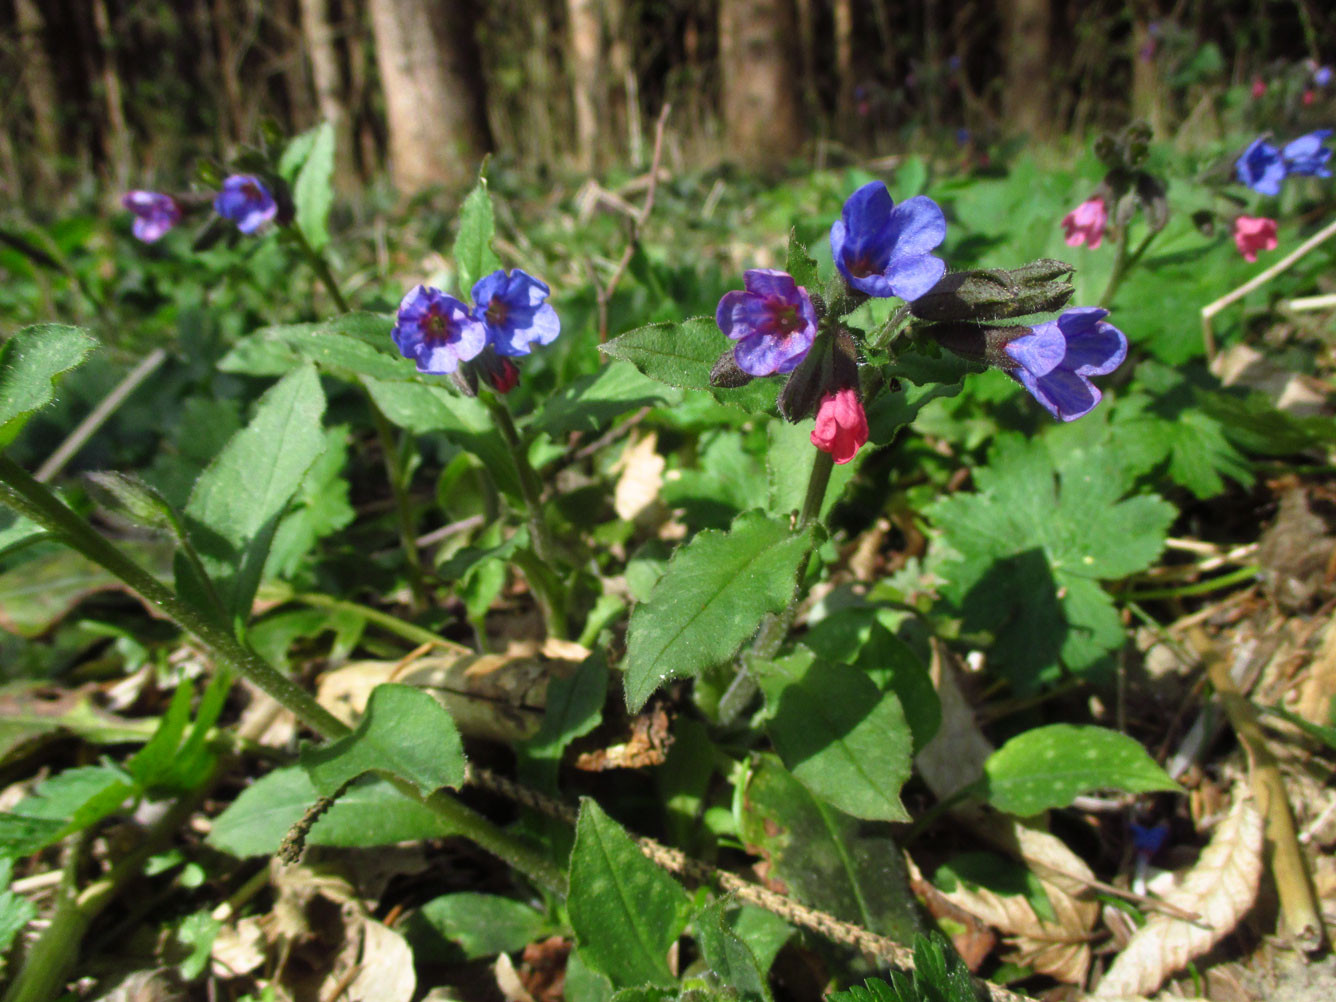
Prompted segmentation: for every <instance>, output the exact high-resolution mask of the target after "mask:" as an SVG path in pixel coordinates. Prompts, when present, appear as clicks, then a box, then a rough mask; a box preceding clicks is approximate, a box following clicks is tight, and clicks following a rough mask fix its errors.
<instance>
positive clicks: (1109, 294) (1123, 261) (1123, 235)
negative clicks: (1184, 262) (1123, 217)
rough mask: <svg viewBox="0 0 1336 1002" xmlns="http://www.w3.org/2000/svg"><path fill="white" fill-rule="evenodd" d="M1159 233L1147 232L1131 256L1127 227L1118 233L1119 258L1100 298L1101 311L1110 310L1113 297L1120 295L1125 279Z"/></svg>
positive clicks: (1115, 261)
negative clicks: (1119, 290)
mask: <svg viewBox="0 0 1336 1002" xmlns="http://www.w3.org/2000/svg"><path fill="white" fill-rule="evenodd" d="M1158 232H1159V231H1158V230H1150V231H1149V232H1147V233H1146V235H1145V236H1144V237H1143V238H1142V240H1141V243H1139V244H1138V245H1137V249H1136V250H1135V251H1133V252H1132V253H1131V254H1129V253H1128V252H1127V227H1126V226H1124V227H1123V228H1122V229H1121V230H1120V231H1119V232H1118V256H1117V257H1116V258H1114V261H1113V271H1112V273H1111V274H1110V275H1109V284H1108V285H1106V286H1105V287H1104V295H1102V296H1100V297H1099V303H1098V305H1099V306H1100V308H1101V309H1105V310H1107V309H1109V308H1110V305H1111V304H1112V303H1113V297H1114V296H1115V295H1117V294H1118V287H1119V286H1120V285H1122V284H1123V279H1125V278H1126V277H1127V275H1128V273H1129V272H1130V271H1131V270H1132V269H1133V268H1134V267H1135V266H1136V264H1137V262H1138V261H1140V260H1141V257H1142V255H1143V254H1145V253H1146V248H1147V247H1149V246H1150V243H1151V241H1152V240H1154V239H1155V235H1156V234H1157V233H1158Z"/></svg>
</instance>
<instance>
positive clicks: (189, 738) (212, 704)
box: [128, 669, 232, 794]
mask: <svg viewBox="0 0 1336 1002" xmlns="http://www.w3.org/2000/svg"><path fill="white" fill-rule="evenodd" d="M231 686H232V677H231V674H230V673H229V672H228V671H227V670H225V669H220V670H219V671H217V672H216V673H215V674H214V676H213V678H212V679H210V681H209V684H208V686H207V687H206V688H205V690H204V694H203V695H202V696H201V697H200V703H199V709H198V710H197V711H196V714H195V719H194V721H193V722H192V721H191V720H190V702H191V697H192V695H193V686H192V685H191V683H190V680H189V679H182V680H181V682H180V683H179V684H178V685H177V687H176V692H175V693H173V694H172V701H171V704H170V705H169V706H168V707H167V712H166V713H165V714H163V716H162V719H161V720H160V721H159V722H158V729H157V730H156V731H155V732H154V733H153V736H152V737H151V738H149V739H148V741H147V742H146V743H145V744H144V747H143V748H141V749H139V751H137V752H136V753H135V754H134V757H132V758H131V759H130V761H129V764H128V768H129V770H130V774H131V775H132V776H134V778H135V780H136V781H137V782H138V783H139V785H140V786H141V787H142V788H143V789H144V790H147V791H150V792H152V793H155V794H168V793H186V792H188V791H190V790H193V789H195V788H196V787H198V786H199V785H200V784H201V783H203V782H204V781H205V779H207V778H208V776H209V774H210V773H211V772H212V771H213V767H214V763H215V761H216V757H215V756H214V754H213V752H212V751H211V750H210V749H209V747H208V745H207V744H206V739H207V737H208V733H209V730H210V728H212V727H213V725H214V724H215V723H217V721H218V716H219V714H221V713H222V710H223V703H224V701H225V700H226V699H227V693H228V690H229V689H230V688H231ZM187 728H189V733H187Z"/></svg>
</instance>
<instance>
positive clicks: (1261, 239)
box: [1234, 216, 1277, 263]
mask: <svg viewBox="0 0 1336 1002" xmlns="http://www.w3.org/2000/svg"><path fill="white" fill-rule="evenodd" d="M1276 245H1277V240H1276V221H1275V220H1274V219H1267V218H1265V217H1263V216H1239V217H1238V218H1237V219H1235V220H1234V246H1235V247H1237V248H1238V249H1239V253H1240V254H1242V255H1243V260H1245V261H1247V262H1249V263H1252V262H1253V261H1256V260H1257V252H1258V251H1269V250H1275V249H1276Z"/></svg>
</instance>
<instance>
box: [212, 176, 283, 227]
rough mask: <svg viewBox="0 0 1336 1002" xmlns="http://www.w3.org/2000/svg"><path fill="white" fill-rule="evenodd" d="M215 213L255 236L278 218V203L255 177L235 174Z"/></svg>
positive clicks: (217, 200)
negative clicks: (264, 226)
mask: <svg viewBox="0 0 1336 1002" xmlns="http://www.w3.org/2000/svg"><path fill="white" fill-rule="evenodd" d="M213 211H214V212H216V213H218V215H220V216H222V217H223V218H224V219H230V220H232V222H234V223H236V224H237V229H239V230H240V231H241V232H242V233H254V232H255V231H256V230H258V229H259V228H260V227H261V226H263V225H264V224H265V223H267V222H269V220H271V219H273V218H274V216H276V215H278V203H277V202H275V201H274V196H273V195H271V194H270V193H269V189H268V188H266V187H265V186H264V182H263V181H261V180H260V179H259V178H258V177H256V176H255V175H254V174H233V175H232V176H231V177H229V178H228V179H227V180H226V181H224V182H223V190H222V191H220V192H219V193H218V194H217V196H216V197H215V198H214V200H213Z"/></svg>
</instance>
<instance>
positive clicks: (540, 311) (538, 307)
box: [473, 268, 561, 355]
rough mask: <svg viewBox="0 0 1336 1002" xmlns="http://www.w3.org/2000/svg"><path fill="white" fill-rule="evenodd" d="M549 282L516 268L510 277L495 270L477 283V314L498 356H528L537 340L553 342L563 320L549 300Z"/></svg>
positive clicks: (544, 342) (475, 293) (475, 310)
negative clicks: (545, 283)
mask: <svg viewBox="0 0 1336 1002" xmlns="http://www.w3.org/2000/svg"><path fill="white" fill-rule="evenodd" d="M551 291H552V290H550V289H549V288H548V287H547V286H546V285H544V284H543V283H542V282H540V281H538V279H536V278H534V277H533V276H532V275H528V274H526V273H525V272H522V271H520V269H518V268H516V269H515V270H513V271H512V272H511V273H510V275H509V276H507V275H506V273H505V272H504V271H494V272H492V273H491V274H490V275H487V276H484V277H483V278H480V279H478V281H477V282H475V283H474V285H473V301H474V302H475V303H476V304H477V305H476V306H474V308H473V315H474V316H475V317H477V318H478V319H479V320H480V321H482V323H483V325H484V326H485V327H486V328H487V341H488V343H489V344H490V345H491V346H492V347H493V348H494V349H496V352H497V354H498V355H527V354H529V352H530V351H531V350H532V347H533V344H534V342H537V343H538V344H551V343H552V342H553V341H554V340H555V339H556V337H557V335H558V334H560V333H561V320H560V319H558V317H557V311H556V310H554V309H553V308H552V306H551V304H550V303H545V302H543V300H545V299H546V298H547V297H548V293H549V292H551Z"/></svg>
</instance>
